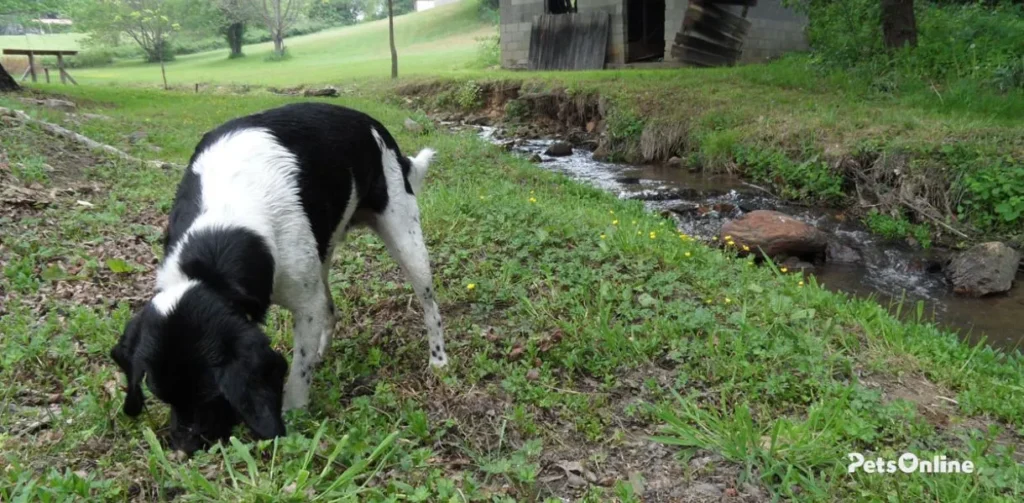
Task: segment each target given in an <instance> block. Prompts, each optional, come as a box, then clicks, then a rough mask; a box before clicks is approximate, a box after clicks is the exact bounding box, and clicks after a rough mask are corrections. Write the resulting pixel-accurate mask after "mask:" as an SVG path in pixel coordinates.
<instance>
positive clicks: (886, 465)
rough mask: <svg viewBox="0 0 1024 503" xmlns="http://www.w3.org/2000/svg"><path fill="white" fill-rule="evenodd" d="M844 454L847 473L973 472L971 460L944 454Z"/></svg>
mask: <svg viewBox="0 0 1024 503" xmlns="http://www.w3.org/2000/svg"><path fill="white" fill-rule="evenodd" d="M846 456H847V457H848V458H850V464H849V465H848V466H847V467H846V469H847V473H856V472H857V470H864V473H896V472H902V473H974V463H973V462H971V461H956V460H951V459H946V456H932V457H931V459H921V458H918V457H917V455H916V454H914V453H912V452H907V453H904V454H903V455H902V456H900V457H899V459H896V460H891V459H889V460H886V459H882V458H877V459H873V460H869V459H867V458H865V457H864V455H863V454H861V453H859V452H851V453H850V454H847V455H846Z"/></svg>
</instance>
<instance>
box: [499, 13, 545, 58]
mask: <svg viewBox="0 0 1024 503" xmlns="http://www.w3.org/2000/svg"><path fill="white" fill-rule="evenodd" d="M499 9H500V10H499V13H500V16H501V27H500V31H499V34H500V37H501V66H502V67H503V68H526V67H527V66H528V65H529V62H530V29H531V27H532V26H533V19H534V18H535V17H536V16H539V15H541V14H544V0H501V3H500V4H499Z"/></svg>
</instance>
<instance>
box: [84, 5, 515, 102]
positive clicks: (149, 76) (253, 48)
mask: <svg viewBox="0 0 1024 503" xmlns="http://www.w3.org/2000/svg"><path fill="white" fill-rule="evenodd" d="M496 33H497V28H496V27H495V26H493V25H492V24H490V23H488V22H487V21H485V20H484V17H483V16H481V14H480V6H479V2H478V1H477V0H463V1H462V2H460V3H457V4H452V5H445V6H440V7H437V8H434V9H430V10H428V11H424V12H417V13H411V14H406V15H404V16H399V17H397V18H395V43H396V45H397V46H398V55H399V67H400V72H401V74H402V75H410V74H427V73H433V74H436V73H438V72H439V71H447V70H452V69H462V68H465V67H466V65H467V64H468V63H469V62H470V61H472V60H473V58H474V57H475V56H476V54H477V49H478V46H479V44H478V42H477V39H478V38H481V37H486V36H489V35H494V34H496ZM285 45H286V46H287V48H288V53H289V56H290V57H289V59H287V60H285V61H278V62H269V61H267V60H266V57H267V56H268V55H269V54H270V53H271V52H272V45H271V44H269V43H265V44H256V45H249V46H245V49H244V51H245V54H246V57H245V58H241V59H236V60H228V59H227V53H228V51H227V48H226V47H225V48H224V49H223V50H217V51H209V52H202V53H198V54H193V55H188V56H181V57H179V58H178V59H177V60H176V61H174V62H173V63H169V64H168V65H167V79H168V81H169V82H170V83H172V84H192V83H196V82H218V83H245V84H264V85H294V84H299V83H305V84H316V83H328V82H338V81H344V80H347V79H354V78H366V77H380V76H387V75H389V74H390V68H391V59H390V58H391V52H390V48H389V45H388V22H387V20H386V19H384V20H380V21H373V22H369V23H364V24H359V25H354V26H346V27H342V28H334V29H330V30H326V31H322V32H319V33H314V34H311V35H304V36H300V37H293V38H289V39H287V40H285ZM75 75H76V77H79V80H80V81H83V82H97V81H104V82H126V83H127V82H131V83H158V82H160V79H161V77H160V68H159V66H157V65H152V64H144V63H141V62H121V63H118V64H115V65H114V66H110V67H104V68H95V69H88V70H79V71H77V72H76V74H75Z"/></svg>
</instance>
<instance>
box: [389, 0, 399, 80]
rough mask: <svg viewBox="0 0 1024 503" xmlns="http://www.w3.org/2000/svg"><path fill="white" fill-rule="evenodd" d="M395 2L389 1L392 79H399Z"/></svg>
mask: <svg viewBox="0 0 1024 503" xmlns="http://www.w3.org/2000/svg"><path fill="white" fill-rule="evenodd" d="M393 4H394V0H388V36H389V37H390V38H391V78H392V79H397V78H398V51H397V50H396V49H395V10H394V5H393Z"/></svg>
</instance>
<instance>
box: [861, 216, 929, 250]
mask: <svg viewBox="0 0 1024 503" xmlns="http://www.w3.org/2000/svg"><path fill="white" fill-rule="evenodd" d="M864 224H865V225H867V226H868V229H870V230H871V232H873V233H875V234H878V235H879V236H882V237H884V238H888V239H906V238H914V239H916V240H917V242H918V243H919V244H920V245H921V246H922V247H923V248H930V247H931V245H932V236H931V231H930V230H929V228H928V226H927V225H923V224H912V223H910V221H909V220H907V217H906V216H905V215H902V214H900V215H897V216H895V217H894V216H891V215H886V214H884V213H879V212H878V211H877V210H871V212H870V213H868V215H867V216H866V217H864Z"/></svg>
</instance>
